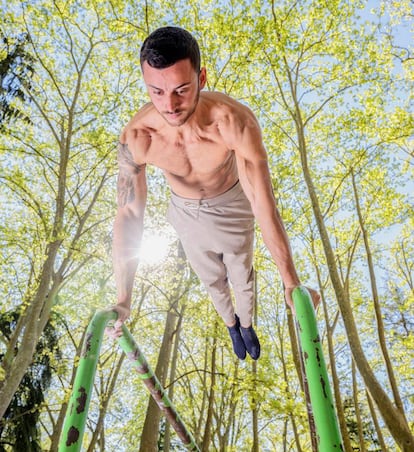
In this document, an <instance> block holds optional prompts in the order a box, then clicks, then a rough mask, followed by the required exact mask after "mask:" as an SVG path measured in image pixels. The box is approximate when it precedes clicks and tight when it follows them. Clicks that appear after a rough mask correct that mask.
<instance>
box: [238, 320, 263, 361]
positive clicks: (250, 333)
mask: <svg viewBox="0 0 414 452" xmlns="http://www.w3.org/2000/svg"><path fill="white" fill-rule="evenodd" d="M240 333H241V336H242V338H243V342H244V345H245V346H246V350H247V352H248V353H249V355H250V356H251V357H252V359H259V356H260V343H259V339H258V338H257V335H256V332H255V331H254V329H253V327H252V326H249V328H243V327H242V326H241V327H240Z"/></svg>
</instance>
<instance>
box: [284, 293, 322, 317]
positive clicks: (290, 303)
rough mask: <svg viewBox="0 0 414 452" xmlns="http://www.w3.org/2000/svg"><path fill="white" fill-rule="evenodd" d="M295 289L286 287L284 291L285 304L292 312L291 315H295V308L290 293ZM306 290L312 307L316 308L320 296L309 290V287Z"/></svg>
mask: <svg viewBox="0 0 414 452" xmlns="http://www.w3.org/2000/svg"><path fill="white" fill-rule="evenodd" d="M295 288H296V287H286V289H285V300H286V304H287V305H288V306H289V307H290V309H291V310H292V312H293V313H295V306H294V304H293V299H292V292H293V290H294V289H295ZM306 289H307V290H308V292H309V294H310V296H311V298H312V303H313V307H314V308H315V311H316V308H317V307H318V305H319V303H320V301H321V296H320V295H319V292H317V291H316V290H314V289H311V288H309V287H306Z"/></svg>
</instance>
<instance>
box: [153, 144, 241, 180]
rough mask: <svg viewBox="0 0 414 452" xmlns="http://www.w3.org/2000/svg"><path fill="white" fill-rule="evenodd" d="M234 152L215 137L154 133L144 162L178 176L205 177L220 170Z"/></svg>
mask: <svg viewBox="0 0 414 452" xmlns="http://www.w3.org/2000/svg"><path fill="white" fill-rule="evenodd" d="M232 155H233V153H232V152H231V151H230V150H229V149H228V148H227V147H226V146H225V145H224V143H223V142H221V141H220V140H219V139H216V138H214V137H202V138H200V137H197V138H194V139H184V138H182V137H162V136H153V137H152V139H151V145H150V146H149V148H148V151H147V155H146V161H147V163H149V164H152V165H154V166H157V167H158V168H161V169H162V170H164V171H166V172H168V173H170V174H172V175H174V176H177V177H181V178H191V177H206V176H208V175H209V174H215V173H217V172H220V171H221V170H222V169H223V167H225V166H226V164H227V163H228V161H229V159H231V156H232Z"/></svg>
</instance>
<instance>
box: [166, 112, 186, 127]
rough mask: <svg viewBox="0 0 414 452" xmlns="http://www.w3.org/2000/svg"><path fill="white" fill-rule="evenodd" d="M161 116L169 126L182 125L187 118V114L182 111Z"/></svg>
mask: <svg viewBox="0 0 414 452" xmlns="http://www.w3.org/2000/svg"><path fill="white" fill-rule="evenodd" d="M163 118H164V119H165V120H166V121H167V123H168V124H169V125H170V126H173V127H179V126H182V125H183V124H184V123H185V122H186V121H187V119H188V116H185V115H184V114H183V113H178V114H174V115H172V114H165V115H163Z"/></svg>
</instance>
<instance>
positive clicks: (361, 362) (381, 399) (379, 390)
mask: <svg viewBox="0 0 414 452" xmlns="http://www.w3.org/2000/svg"><path fill="white" fill-rule="evenodd" d="M296 106H297V108H296V121H295V124H296V128H297V134H298V140H299V151H300V157H301V162H302V170H303V175H304V178H305V182H306V185H307V188H308V192H309V196H310V199H311V202H312V208H313V213H314V217H315V220H316V224H317V227H318V230H319V234H320V237H321V240H322V245H323V248H324V252H325V256H326V262H327V265H328V270H329V275H330V279H331V282H332V286H333V289H334V291H335V295H336V299H337V301H338V305H339V309H340V311H341V315H342V319H343V322H344V326H345V330H346V333H347V337H348V340H349V345H350V348H351V351H352V354H353V357H354V359H355V363H356V365H357V367H358V370H359V373H360V374H361V376H362V378H363V379H364V382H365V385H366V386H367V388H368V389H369V391H370V393H371V395H372V397H373V399H374V400H375V402H376V404H377V406H378V409H379V411H380V413H381V415H382V417H383V419H384V421H385V423H386V425H387V427H388V429H389V431H390V433H391V435H392V436H393V438H394V439H395V441H396V442H397V444H398V445H399V446H400V447H401V449H402V450H403V451H404V452H409V451H410V450H413V448H414V436H413V434H412V433H411V431H410V429H409V426H408V424H407V422H406V421H405V418H404V416H403V414H402V413H401V412H400V411H399V410H398V409H397V408H396V407H395V405H394V404H393V403H392V402H391V400H390V399H389V397H388V395H387V393H386V392H385V390H384V389H383V387H382V386H381V384H380V382H379V381H378V380H377V378H376V377H375V375H374V372H373V371H372V369H371V367H370V365H369V363H368V361H367V359H366V357H365V354H364V352H363V349H362V346H361V342H360V340H359V335H358V330H357V327H356V324H355V319H354V314H353V312H352V308H351V303H350V300H349V298H348V297H347V294H346V292H345V290H344V288H343V286H342V284H341V280H340V277H339V274H338V269H337V267H336V262H335V254H334V251H333V249H332V245H331V242H330V239H329V234H328V231H327V229H326V227H325V223H324V218H323V215H322V212H321V209H320V206H319V200H318V197H317V194H316V190H315V187H314V185H313V181H312V178H311V174H310V171H309V168H308V162H307V152H306V144H305V135H304V127H303V124H302V121H301V113H300V110H299V107H298V105H296Z"/></svg>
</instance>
